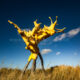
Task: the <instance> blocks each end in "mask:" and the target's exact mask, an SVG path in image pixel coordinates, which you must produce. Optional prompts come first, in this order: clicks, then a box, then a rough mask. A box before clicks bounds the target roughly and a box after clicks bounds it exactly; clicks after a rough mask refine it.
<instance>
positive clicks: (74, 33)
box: [67, 28, 80, 37]
mask: <svg viewBox="0 0 80 80" xmlns="http://www.w3.org/2000/svg"><path fill="white" fill-rule="evenodd" d="M79 32H80V28H76V29H73V30H70V31H69V32H68V33H67V34H68V37H73V36H75V35H77V34H78V33H79Z"/></svg>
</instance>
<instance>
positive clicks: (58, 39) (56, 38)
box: [53, 33, 66, 42]
mask: <svg viewBox="0 0 80 80" xmlns="http://www.w3.org/2000/svg"><path fill="white" fill-rule="evenodd" d="M64 38H66V34H65V33H63V34H62V35H59V36H57V37H55V38H54V40H53V41H54V42H56V41H61V40H63V39H64Z"/></svg>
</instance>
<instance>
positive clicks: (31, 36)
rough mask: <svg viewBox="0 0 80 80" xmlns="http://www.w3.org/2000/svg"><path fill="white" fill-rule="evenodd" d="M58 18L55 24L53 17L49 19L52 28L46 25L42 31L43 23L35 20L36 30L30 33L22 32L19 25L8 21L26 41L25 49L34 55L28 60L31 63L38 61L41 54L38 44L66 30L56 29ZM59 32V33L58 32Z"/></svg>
mask: <svg viewBox="0 0 80 80" xmlns="http://www.w3.org/2000/svg"><path fill="white" fill-rule="evenodd" d="M57 18H58V17H57V16H56V20H55V22H54V23H53V21H52V19H51V17H49V19H50V21H51V24H50V26H46V25H44V27H43V28H42V29H41V28H40V25H41V23H37V20H35V21H34V22H33V23H34V28H33V29H32V31H31V30H29V31H26V30H21V29H20V28H19V27H18V25H16V24H15V23H13V22H12V21H10V20H8V22H9V23H10V24H13V25H14V27H15V28H16V29H17V31H18V33H19V34H20V35H21V37H22V39H23V40H24V42H25V44H26V47H25V49H28V50H30V51H31V52H32V53H31V55H30V57H29V59H28V61H30V60H31V59H37V55H38V53H39V48H38V44H39V43H40V42H41V41H42V40H43V39H46V38H48V37H49V36H52V35H54V34H55V33H59V32H63V31H64V30H65V28H63V29H55V26H56V25H57ZM56 30H57V32H56Z"/></svg>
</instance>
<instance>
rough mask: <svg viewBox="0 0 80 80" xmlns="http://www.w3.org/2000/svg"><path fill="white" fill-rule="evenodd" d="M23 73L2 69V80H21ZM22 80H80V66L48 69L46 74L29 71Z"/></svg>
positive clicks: (0, 79)
mask: <svg viewBox="0 0 80 80" xmlns="http://www.w3.org/2000/svg"><path fill="white" fill-rule="evenodd" d="M21 73H22V71H21V70H19V69H7V68H1V69H0V80H20V77H21V76H20V75H21ZM22 80H80V66H76V67H71V66H64V65H61V66H56V67H51V68H50V69H46V71H45V73H44V72H43V71H42V70H40V69H39V70H36V72H35V73H34V74H31V71H30V70H27V71H26V73H25V75H24V76H23V77H22Z"/></svg>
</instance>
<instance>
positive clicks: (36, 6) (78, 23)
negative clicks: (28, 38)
mask: <svg viewBox="0 0 80 80" xmlns="http://www.w3.org/2000/svg"><path fill="white" fill-rule="evenodd" d="M79 3H80V1H79V0H76V2H75V0H57V1H55V0H49V1H43V0H40V1H36V0H33V1H32V0H30V1H28V0H22V1H16V0H7V1H6V0H3V1H0V67H13V68H15V67H18V68H23V67H24V65H25V64H26V63H27V59H28V57H29V55H30V52H29V51H27V50H25V46H26V45H25V43H24V42H23V41H22V39H21V37H20V35H18V33H17V31H16V30H15V29H14V27H13V26H12V25H10V24H9V23H8V20H11V21H13V22H15V23H16V24H18V26H19V27H20V28H21V29H27V28H29V29H32V28H33V27H34V25H33V21H34V20H35V19H38V22H41V23H42V25H41V28H42V27H43V25H44V24H45V25H48V26H49V25H50V20H49V19H48V17H49V16H51V17H52V19H53V21H55V16H58V24H59V25H58V26H56V27H57V28H63V27H67V29H66V30H65V33H59V34H55V35H54V36H51V37H49V38H48V39H46V40H44V41H42V42H41V43H40V44H39V48H40V52H41V53H42V56H43V59H44V65H45V68H49V67H51V66H55V65H62V64H65V65H72V66H76V65H78V64H80V4H79ZM39 64H40V60H39V59H38V60H37V65H38V67H39ZM29 67H31V64H30V66H29Z"/></svg>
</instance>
